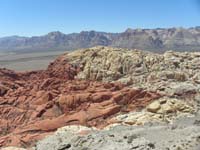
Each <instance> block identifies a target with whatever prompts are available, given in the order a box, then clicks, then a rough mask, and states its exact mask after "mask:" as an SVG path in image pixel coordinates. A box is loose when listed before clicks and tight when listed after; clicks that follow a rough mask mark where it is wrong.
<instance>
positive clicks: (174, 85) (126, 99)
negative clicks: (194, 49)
mask: <svg viewBox="0 0 200 150" xmlns="http://www.w3.org/2000/svg"><path fill="white" fill-rule="evenodd" d="M199 60H200V53H177V52H166V53H164V54H162V55H161V54H154V53H150V52H145V51H140V50H127V49H120V48H110V47H93V48H89V49H81V50H77V51H75V52H71V53H66V54H63V55H62V56H60V57H58V58H57V59H56V60H55V61H54V62H52V63H51V64H49V67H48V68H47V70H43V71H34V72H24V73H16V72H14V71H11V70H7V69H0V147H3V146H21V147H25V148H27V147H32V146H33V148H35V149H36V150H43V149H45V148H44V147H45V145H48V144H47V143H48V142H49V139H51V137H50V138H48V137H47V139H44V140H43V141H41V142H39V143H37V141H38V140H41V139H43V138H44V137H46V136H48V135H50V134H53V132H54V131H56V130H57V129H58V131H57V132H56V133H55V137H54V135H53V136H52V139H55V141H52V140H51V142H50V144H49V147H48V146H47V147H48V149H55V150H58V149H59V150H60V149H70V148H71V149H73V148H74V149H81V148H84V146H86V148H88V147H89V148H91V147H90V146H91V145H88V142H91V141H92V140H93V139H94V138H97V139H98V141H97V145H98V144H99V142H100V141H104V143H103V147H104V148H105V149H106V148H108V149H110V150H111V149H112V148H113V149H114V148H117V147H118V148H120V146H121V147H122V148H125V149H132V148H133V147H135V149H142V148H143V149H145V148H146V149H147V148H148V149H154V148H153V147H155V144H154V143H152V142H151V141H150V139H148V138H147V139H148V140H147V139H142V140H141V139H137V137H135V136H134V137H133V139H132V137H130V138H131V139H132V140H131V142H130V143H128V144H127V145H126V144H125V145H124V143H123V142H122V143H121V144H120V142H118V140H122V141H123V139H124V140H125V141H126V142H127V140H128V141H129V134H128V132H130V131H131V132H132V130H134V128H132V127H131V128H130V130H128V129H127V127H125V128H124V127H123V128H124V129H125V132H124V133H123V136H124V138H122V139H121V138H118V137H119V135H120V134H121V132H120V133H119V134H118V133H115V132H118V129H116V130H115V131H112V132H109V131H108V132H107V130H110V129H112V128H113V127H115V126H119V127H120V128H121V125H125V126H133V125H146V124H148V123H155V122H156V123H161V122H162V123H171V124H173V122H174V120H176V119H178V118H180V117H186V116H191V117H195V114H199V104H200V93H199V92H200V82H199V81H200V76H199V75H200V70H199V65H200V64H199V63H200V61H199ZM73 125H78V126H73ZM80 125H81V126H80ZM191 125H192V126H193V125H194V124H193V123H192V124H191ZM64 126H65V127H64ZM82 126H85V127H82ZM197 126H198V120H197V121H196V125H194V129H193V128H192V129H190V128H188V129H183V131H182V130H181V131H180V132H179V131H177V134H180V137H181V136H183V134H184V132H185V131H187V134H188V135H189V133H190V131H191V132H192V133H194V137H195V140H198V136H199V135H196V134H195V132H196V130H198V129H199V128H198V129H197ZM61 127H64V128H61ZM59 128H61V129H59ZM159 128H160V127H159ZM161 128H162V129H163V130H165V129H166V128H167V127H161ZM180 128H181V125H180ZM82 129H83V130H82ZM100 129H103V131H102V132H103V133H102V134H101V131H99V130H100ZM71 130H72V131H73V133H71V132H70V134H68V131H71ZM105 130H106V133H104V131H105ZM142 130H143V129H142ZM153 130H154V129H153ZM155 130H156V131H158V130H157V128H156V129H155ZM76 131H77V132H76ZM97 131H98V133H97V134H96V132H97ZM63 132H64V133H63ZM65 132H67V134H66V135H63V134H65ZM93 132H95V133H93ZM134 132H135V131H134ZM144 132H146V129H145V130H144ZM152 132H153V131H152ZM90 133H91V136H90ZM109 133H111V134H112V135H110V134H109ZM125 133H126V134H128V135H127V136H126V135H125ZM60 134H61V135H62V137H60ZM88 134H89V135H88ZM104 134H105V135H104ZM150 134H151V133H149V136H150ZM115 135H116V136H117V138H116V140H117V141H116V140H111V141H112V144H113V143H115V144H114V145H117V146H114V145H113V146H110V147H109V146H108V147H107V146H106V145H110V144H105V139H107V140H108V139H109V138H110V137H113V136H115ZM163 135H167V132H166V133H165V134H163ZM163 135H162V136H163ZM170 135H174V134H173V133H172V131H170ZM68 136H70V137H68ZM74 136H75V138H76V141H75V143H73V144H66V143H63V141H67V142H69V141H73V137H74ZM79 136H81V137H79ZM82 136H83V137H82ZM93 136H94V137H93ZM96 136H97V137H96ZM99 136H100V137H99ZM101 136H102V137H101ZM130 136H131V135H130ZM192 136H193V135H192ZM64 137H65V138H64ZM67 137H68V138H67ZM63 138H64V139H63ZM66 138H67V139H66ZM102 138H103V139H102ZM127 138H128V139H127ZM141 138H142V137H141ZM170 138H171V136H169V139H170ZM59 139H62V141H60V140H59ZM79 139H80V140H79ZM87 139H88V141H87ZM183 139H184V140H188V139H185V138H183ZM191 139H192V137H191V138H190V139H189V140H191ZM84 140H86V141H87V142H84ZM46 141H47V143H46ZM56 141H57V142H58V143H56V144H55V143H54V142H56ZM132 141H135V142H132ZM169 141H170V140H169ZM77 142H78V143H77ZM80 142H83V143H82V144H81V143H80ZM35 143H37V144H36V145H35ZM84 143H86V145H84ZM100 143H101V142H100ZM134 143H135V144H136V143H137V144H136V145H134ZM194 143H195V144H196V141H195V142H194ZM62 144H64V146H63V145H62ZM82 145H84V146H83V147H81V146H82ZM100 145H101V144H100ZM100 145H98V146H99V147H98V148H99V149H101V148H100V147H101V146H100ZM197 145H198V142H197ZM156 146H157V145H156ZM63 147H64V148H63ZM103 147H102V148H103ZM157 148H158V149H159V145H158V147H157ZM93 149H95V148H93Z"/></svg>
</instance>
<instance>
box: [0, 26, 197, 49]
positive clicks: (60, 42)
mask: <svg viewBox="0 0 200 150" xmlns="http://www.w3.org/2000/svg"><path fill="white" fill-rule="evenodd" d="M98 45H101V46H112V47H120V48H129V49H142V50H149V51H153V52H164V51H167V50H174V51H199V50H200V49H199V47H200V27H194V28H187V29H186V28H166V29H164V28H156V29H127V30H126V31H125V32H122V33H106V32H97V31H82V32H80V33H72V34H64V33H61V32H59V31H57V32H51V33H48V34H47V35H44V36H34V37H19V36H12V37H5V38H0V51H18V52H20V51H27V52H29V51H49V50H75V49H78V48H88V47H93V46H98Z"/></svg>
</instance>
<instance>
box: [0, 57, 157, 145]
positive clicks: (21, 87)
mask: <svg viewBox="0 0 200 150" xmlns="http://www.w3.org/2000/svg"><path fill="white" fill-rule="evenodd" d="M79 68H80V67H79V66H74V65H71V64H69V63H68V61H66V60H64V59H62V58H58V59H57V60H56V61H55V62H53V63H51V64H50V65H49V67H48V69H47V70H46V71H38V72H37V71H36V72H27V73H15V72H13V71H10V70H6V69H2V70H1V84H2V86H1V87H2V88H1V97H0V116H1V117H0V133H1V137H0V145H1V146H5V145H14V146H16V145H19V146H24V147H28V146H31V145H32V144H34V142H35V141H37V140H38V139H41V138H43V137H44V136H46V135H47V134H49V133H51V132H53V131H55V130H56V129H57V128H60V127H63V126H66V125H72V124H81V125H85V126H95V127H98V128H101V127H103V126H106V125H108V124H110V123H112V122H110V119H111V118H113V117H114V116H116V114H117V113H122V112H129V111H133V110H141V109H142V108H144V107H145V106H146V105H148V104H149V103H150V102H151V101H152V100H154V99H157V98H159V97H160V95H159V94H157V93H155V92H147V91H144V90H142V89H131V88H127V87H125V86H124V85H123V84H120V83H100V82H96V81H86V80H82V81H81V80H75V79H74V77H75V75H76V74H77V73H78V72H79V70H80V69H79ZM11 83H12V84H11Z"/></svg>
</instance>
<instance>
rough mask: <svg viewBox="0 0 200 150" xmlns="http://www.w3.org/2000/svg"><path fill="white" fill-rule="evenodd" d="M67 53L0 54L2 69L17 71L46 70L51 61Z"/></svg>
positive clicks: (0, 66)
mask: <svg viewBox="0 0 200 150" xmlns="http://www.w3.org/2000/svg"><path fill="white" fill-rule="evenodd" d="M65 52H66V51H53V52H52V51H50V52H30V53H27V52H24V53H14V52H8V53H6V52H0V68H7V69H12V70H15V71H32V70H41V69H46V68H47V66H48V64H49V63H50V62H51V61H53V60H54V59H55V58H56V57H57V56H59V55H60V54H62V53H65Z"/></svg>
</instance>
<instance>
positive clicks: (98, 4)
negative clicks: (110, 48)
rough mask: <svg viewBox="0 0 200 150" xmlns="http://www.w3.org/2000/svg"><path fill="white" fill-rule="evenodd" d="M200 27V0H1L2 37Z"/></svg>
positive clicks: (0, 29)
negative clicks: (52, 32) (129, 29)
mask: <svg viewBox="0 0 200 150" xmlns="http://www.w3.org/2000/svg"><path fill="white" fill-rule="evenodd" d="M192 26H200V0H1V1H0V37H3V36H10V35H21V36H34V35H43V34H46V33H48V32H51V31H58V30H59V31H61V32H64V33H72V32H80V31H82V30H97V31H106V32H122V31H124V30H125V29H126V28H157V27H192Z"/></svg>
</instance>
